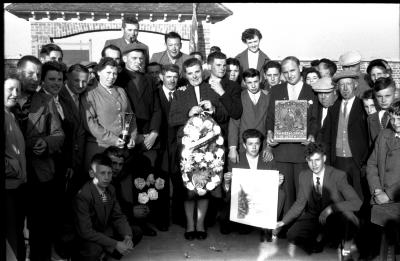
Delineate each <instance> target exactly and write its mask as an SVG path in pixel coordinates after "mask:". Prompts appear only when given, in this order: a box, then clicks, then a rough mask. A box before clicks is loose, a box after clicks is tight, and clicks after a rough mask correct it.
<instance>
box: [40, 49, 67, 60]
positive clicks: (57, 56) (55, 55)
mask: <svg viewBox="0 0 400 261" xmlns="http://www.w3.org/2000/svg"><path fill="white" fill-rule="evenodd" d="M40 60H41V61H42V63H45V62H50V61H53V62H59V63H61V62H62V60H63V56H62V54H61V52H60V51H51V52H50V54H49V55H45V56H43V57H41V59H40Z"/></svg>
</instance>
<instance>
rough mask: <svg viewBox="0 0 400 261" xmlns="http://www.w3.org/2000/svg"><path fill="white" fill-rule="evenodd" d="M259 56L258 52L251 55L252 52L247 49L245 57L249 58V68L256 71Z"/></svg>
mask: <svg viewBox="0 0 400 261" xmlns="http://www.w3.org/2000/svg"><path fill="white" fill-rule="evenodd" d="M259 54H260V50H258V51H257V52H255V53H253V52H252V51H250V50H248V49H247V57H248V58H249V68H253V69H257V64H258V55H259Z"/></svg>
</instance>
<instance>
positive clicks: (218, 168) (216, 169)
mask: <svg viewBox="0 0 400 261" xmlns="http://www.w3.org/2000/svg"><path fill="white" fill-rule="evenodd" d="M214 171H215V172H220V171H222V166H218V167H215V168H214Z"/></svg>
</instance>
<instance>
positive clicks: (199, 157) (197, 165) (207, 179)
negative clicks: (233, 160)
mask: <svg viewBox="0 0 400 261" xmlns="http://www.w3.org/2000/svg"><path fill="white" fill-rule="evenodd" d="M223 144H224V138H223V137H222V136H221V128H220V127H219V126H218V124H217V123H216V122H215V121H214V119H213V118H211V116H209V115H208V114H207V111H203V112H201V113H200V114H198V115H194V116H193V117H191V118H190V119H189V120H188V122H187V123H186V125H185V127H184V128H183V137H182V145H183V149H182V158H181V162H180V165H181V171H182V179H183V183H184V185H185V186H186V188H187V189H189V190H192V191H195V192H196V193H197V194H198V195H200V196H202V195H204V194H206V192H207V190H208V191H211V190H213V189H215V188H216V186H218V185H219V184H220V182H221V178H222V171H223V166H224V153H225V152H224V149H223Z"/></svg>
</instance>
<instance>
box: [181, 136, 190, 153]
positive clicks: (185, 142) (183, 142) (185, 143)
mask: <svg viewBox="0 0 400 261" xmlns="http://www.w3.org/2000/svg"><path fill="white" fill-rule="evenodd" d="M190 142H191V140H190V138H189V137H188V136H184V137H183V138H182V144H183V145H186V146H187V145H188V144H190ZM182 153H183V151H182Z"/></svg>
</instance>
